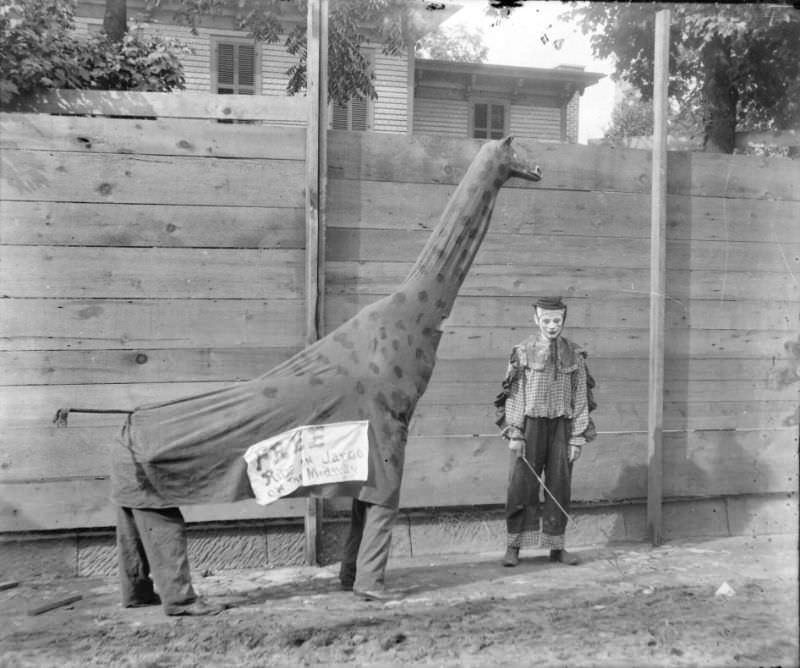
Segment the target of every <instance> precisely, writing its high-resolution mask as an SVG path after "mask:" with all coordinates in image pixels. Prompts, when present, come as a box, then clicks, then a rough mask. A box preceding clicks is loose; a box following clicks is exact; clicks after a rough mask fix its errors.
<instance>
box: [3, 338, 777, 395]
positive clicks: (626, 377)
mask: <svg viewBox="0 0 800 668" xmlns="http://www.w3.org/2000/svg"><path fill="white" fill-rule="evenodd" d="M267 343H268V342H267V341H265V345H264V346H259V347H244V346H242V347H236V348H200V347H198V348H155V349H154V348H146V347H137V348H135V349H111V350H106V349H98V350H17V351H2V350H0V369H2V370H3V371H2V374H0V385H46V384H49V385H59V384H84V383H131V382H142V383H153V382H191V381H223V382H227V381H236V380H245V379H248V378H252V377H254V376H256V375H258V374H260V373H265V372H266V371H268V370H269V369H271V368H273V367H274V366H277V365H278V364H280V363H281V362H283V361H284V360H286V359H288V358H289V357H291V355H293V354H294V353H296V352H298V351H299V350H301V349H302V348H303V347H304V346H303V344H302V342H301V339H300V337H299V336H298V342H297V343H296V345H294V346H292V347H278V346H267V345H266V344H267ZM487 352H488V351H487ZM757 353H758V351H757V350H756V351H754V354H756V355H757ZM507 361H508V360H507V356H504V357H500V356H498V357H495V358H489V359H481V358H477V357H475V358H472V357H458V358H442V359H440V360H439V364H438V365H437V368H436V371H435V372H434V375H433V379H432V382H447V381H449V382H470V381H473V380H475V379H478V378H484V379H485V378H497V379H498V381H497V382H498V383H499V379H500V378H501V377H502V374H503V372H504V370H505V366H506V363H507ZM669 362H670V363H669V364H668V365H667V367H668V368H667V370H666V371H665V377H666V378H667V379H670V380H675V381H681V380H683V381H687V382H696V381H703V380H709V381H743V382H751V381H752V380H753V379H754V378H756V379H759V380H762V381H764V382H767V383H768V384H769V382H770V381H769V379H770V378H772V377H773V376H774V375H776V374H781V373H782V372H783V370H784V369H788V368H790V367H791V363H790V362H791V360H790V359H789V358H788V357H787V358H784V359H778V358H768V357H767V356H756V357H754V358H724V357H723V358H698V357H696V356H693V357H692V358H690V359H688V358H684V359H682V360H679V359H673V358H671V359H670V360H669ZM589 366H590V369H591V371H592V373H593V374H594V376H595V377H596V378H597V379H598V380H600V381H603V382H606V381H638V380H641V379H642V378H645V377H646V376H647V360H646V359H645V358H644V356H642V357H639V358H623V357H598V356H592V357H591V358H590V360H589Z"/></svg>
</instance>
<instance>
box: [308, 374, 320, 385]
mask: <svg viewBox="0 0 800 668" xmlns="http://www.w3.org/2000/svg"><path fill="white" fill-rule="evenodd" d="M308 382H309V384H310V385H322V382H323V381H322V378H320V377H319V376H317V375H312V376H310V377H309V379H308Z"/></svg>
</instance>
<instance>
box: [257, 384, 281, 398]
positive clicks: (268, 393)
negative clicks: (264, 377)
mask: <svg viewBox="0 0 800 668" xmlns="http://www.w3.org/2000/svg"><path fill="white" fill-rule="evenodd" d="M261 394H263V395H264V396H265V397H266V398H267V399H273V398H275V397H277V396H278V388H277V387H265V388H264V389H263V390H261Z"/></svg>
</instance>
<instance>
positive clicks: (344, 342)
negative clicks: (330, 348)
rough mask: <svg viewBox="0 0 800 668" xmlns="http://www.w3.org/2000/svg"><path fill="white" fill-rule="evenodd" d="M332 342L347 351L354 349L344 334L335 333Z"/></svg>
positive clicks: (353, 345) (351, 342)
mask: <svg viewBox="0 0 800 668" xmlns="http://www.w3.org/2000/svg"><path fill="white" fill-rule="evenodd" d="M333 340H334V341H336V343H338V344H339V345H340V346H342V347H343V348H347V349H348V350H352V349H353V348H354V347H355V344H354V343H353V341H352V340H351V339H350V337H348V336H347V334H345V333H344V332H337V333H336V334H334V335H333Z"/></svg>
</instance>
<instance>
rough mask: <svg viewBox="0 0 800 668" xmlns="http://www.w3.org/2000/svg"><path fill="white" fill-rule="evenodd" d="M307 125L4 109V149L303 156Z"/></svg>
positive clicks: (0, 124) (0, 141)
mask: <svg viewBox="0 0 800 668" xmlns="http://www.w3.org/2000/svg"><path fill="white" fill-rule="evenodd" d="M304 143H305V129H304V128H302V127H285V126H284V127H275V126H264V125H247V124H236V125H229V124H222V123H217V122H216V121H207V120H192V119H185V118H184V119H180V120H173V119H159V120H139V119H137V120H132V119H124V118H85V117H78V116H47V115H45V114H2V116H0V149H3V150H5V149H24V150H27V151H47V152H52V151H81V152H85V153H129V154H135V155H182V156H185V155H191V156H195V157H216V158H268V159H270V160H304V159H305V150H304Z"/></svg>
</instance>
